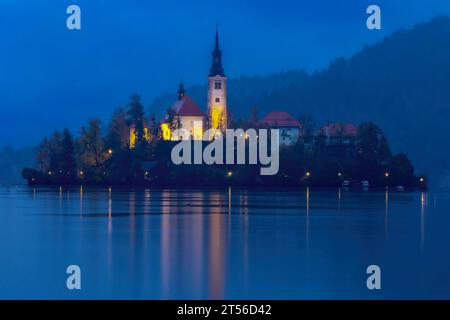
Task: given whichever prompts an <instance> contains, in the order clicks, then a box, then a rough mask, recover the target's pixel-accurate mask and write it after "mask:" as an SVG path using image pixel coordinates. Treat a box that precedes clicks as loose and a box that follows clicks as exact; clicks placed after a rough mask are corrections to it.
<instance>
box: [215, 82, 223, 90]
mask: <svg viewBox="0 0 450 320" xmlns="http://www.w3.org/2000/svg"><path fill="white" fill-rule="evenodd" d="M214 89H216V90H220V89H222V82H220V81H216V82H214Z"/></svg>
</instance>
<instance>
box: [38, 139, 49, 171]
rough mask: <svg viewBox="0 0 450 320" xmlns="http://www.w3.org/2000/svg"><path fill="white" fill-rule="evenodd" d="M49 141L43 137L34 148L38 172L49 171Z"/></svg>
mask: <svg viewBox="0 0 450 320" xmlns="http://www.w3.org/2000/svg"><path fill="white" fill-rule="evenodd" d="M50 152H51V150H50V141H49V139H48V138H47V137H45V138H44V139H43V140H42V142H41V143H40V144H39V145H38V146H37V148H36V163H37V168H38V170H39V171H40V172H48V171H49V170H50Z"/></svg>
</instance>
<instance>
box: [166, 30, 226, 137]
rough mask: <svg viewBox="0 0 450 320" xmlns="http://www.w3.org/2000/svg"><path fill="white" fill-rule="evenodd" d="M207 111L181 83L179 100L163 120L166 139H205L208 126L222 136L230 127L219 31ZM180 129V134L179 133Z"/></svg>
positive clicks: (215, 46)
mask: <svg viewBox="0 0 450 320" xmlns="http://www.w3.org/2000/svg"><path fill="white" fill-rule="evenodd" d="M207 108H208V110H207V114H204V113H203V111H202V110H201V109H200V107H199V106H198V105H197V104H196V103H195V102H194V101H193V100H192V99H191V97H189V96H187V95H185V91H184V85H183V83H180V86H179V89H178V100H177V101H176V102H175V103H174V105H173V106H172V107H171V108H170V109H169V110H170V114H168V115H167V116H166V118H165V119H164V120H163V121H162V123H161V132H162V138H163V139H164V140H185V139H193V140H202V139H203V133H204V132H205V130H206V129H213V131H212V132H213V134H214V135H220V134H222V133H223V132H224V131H225V130H226V129H227V121H228V119H227V77H226V76H225V73H224V69H223V65H222V51H221V50H220V46H219V32H218V30H216V36H215V45H214V50H213V52H212V65H211V69H210V71H209V75H208V103H207ZM176 129H183V130H178V131H177V132H178V133H179V134H176V133H175V130H176Z"/></svg>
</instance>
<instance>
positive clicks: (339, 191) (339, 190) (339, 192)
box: [338, 187, 341, 210]
mask: <svg viewBox="0 0 450 320" xmlns="http://www.w3.org/2000/svg"><path fill="white" fill-rule="evenodd" d="M338 209H339V210H340V209H341V188H340V187H339V188H338Z"/></svg>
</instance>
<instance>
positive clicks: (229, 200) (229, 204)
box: [228, 187, 231, 214]
mask: <svg viewBox="0 0 450 320" xmlns="http://www.w3.org/2000/svg"><path fill="white" fill-rule="evenodd" d="M228 214H231V187H228Z"/></svg>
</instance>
